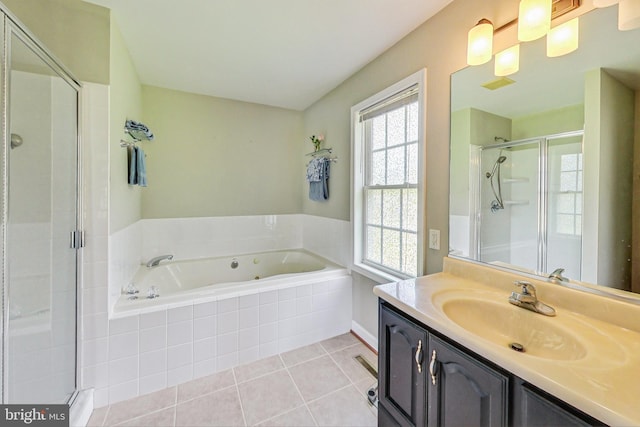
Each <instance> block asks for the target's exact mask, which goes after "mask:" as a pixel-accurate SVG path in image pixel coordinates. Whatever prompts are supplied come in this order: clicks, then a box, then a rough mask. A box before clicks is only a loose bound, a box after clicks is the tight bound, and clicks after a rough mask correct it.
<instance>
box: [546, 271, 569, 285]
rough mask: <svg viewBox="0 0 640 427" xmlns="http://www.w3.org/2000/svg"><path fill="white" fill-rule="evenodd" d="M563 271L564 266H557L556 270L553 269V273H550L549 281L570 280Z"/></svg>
mask: <svg viewBox="0 0 640 427" xmlns="http://www.w3.org/2000/svg"><path fill="white" fill-rule="evenodd" d="M563 271H564V268H556V269H555V270H553V273H551V274H550V275H549V281H551V282H554V283H559V282H568V281H569V279H568V278H566V277H564V276H563V275H562V272H563Z"/></svg>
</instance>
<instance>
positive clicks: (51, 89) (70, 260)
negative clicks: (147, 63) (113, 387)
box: [0, 9, 82, 404]
mask: <svg viewBox="0 0 640 427" xmlns="http://www.w3.org/2000/svg"><path fill="white" fill-rule="evenodd" d="M0 27H1V29H2V31H1V34H2V35H1V36H0V37H2V38H3V40H2V41H3V43H2V46H3V47H2V49H3V54H2V56H1V58H2V62H1V64H2V65H1V67H2V68H1V70H2V72H1V77H2V80H3V85H2V88H3V90H2V91H1V93H0V97H1V98H2V104H1V105H2V107H1V108H2V117H3V120H2V157H1V158H2V161H1V163H0V165H1V166H0V167H1V171H2V173H1V175H0V177H1V178H0V179H1V181H2V183H1V185H2V193H1V196H0V200H1V203H0V206H2V210H1V211H0V212H1V213H0V215H1V217H2V227H0V239H1V242H2V247H1V251H2V252H1V253H2V317H1V318H2V356H1V362H2V402H3V403H19V404H64V403H69V404H70V403H72V401H73V399H74V398H75V396H76V384H77V383H76V375H77V369H76V362H77V361H76V359H77V351H76V345H77V318H78V316H77V312H78V289H79V282H80V277H81V275H80V265H81V263H80V259H79V258H80V252H81V251H79V250H78V249H79V248H80V247H81V246H82V239H81V233H80V232H79V231H78V230H80V229H81V226H80V212H81V209H80V197H79V194H80V174H79V171H80V167H79V141H78V135H79V131H78V123H79V121H78V111H79V105H78V100H79V96H78V94H79V90H80V85H79V83H78V82H77V81H76V80H75V79H74V78H72V77H71V76H70V74H69V73H68V72H66V71H65V69H64V68H63V67H62V66H61V65H60V64H59V63H58V62H57V61H56V60H55V59H54V58H53V57H52V56H51V55H49V54H48V53H47V52H46V51H45V50H44V49H43V48H42V47H41V46H40V45H39V44H38V42H37V41H36V39H35V38H34V37H33V36H32V35H31V34H30V33H29V32H28V31H27V30H25V29H24V28H23V27H22V26H21V24H20V23H19V22H18V21H17V20H15V19H14V18H13V17H12V16H11V15H10V13H9V12H8V11H6V10H4V9H2V10H0Z"/></svg>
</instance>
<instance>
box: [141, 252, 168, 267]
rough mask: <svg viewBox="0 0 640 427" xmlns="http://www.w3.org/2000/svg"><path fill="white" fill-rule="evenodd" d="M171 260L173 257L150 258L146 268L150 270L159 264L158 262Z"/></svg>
mask: <svg viewBox="0 0 640 427" xmlns="http://www.w3.org/2000/svg"><path fill="white" fill-rule="evenodd" d="M165 259H166V260H172V259H173V255H160V256H157V257H155V258H151V259H150V260H149V262H147V267H149V268H151V267H156V266H157V265H158V264H160V261H164V260H165Z"/></svg>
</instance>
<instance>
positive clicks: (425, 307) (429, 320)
mask: <svg viewBox="0 0 640 427" xmlns="http://www.w3.org/2000/svg"><path fill="white" fill-rule="evenodd" d="M523 279H526V280H527V281H529V282H531V283H533V284H534V285H535V286H536V289H537V294H538V299H539V300H540V301H542V302H544V303H546V304H549V305H551V306H552V307H554V308H555V309H556V311H557V316H556V317H551V318H550V317H546V316H543V315H541V314H537V313H533V312H528V311H526V310H524V309H522V308H518V307H515V306H511V305H510V304H509V303H508V302H507V299H508V297H509V295H510V294H511V291H512V290H515V288H514V286H513V282H514V281H515V280H523ZM374 293H375V294H376V295H377V296H378V297H380V298H381V299H383V300H385V301H387V302H389V303H391V304H392V305H393V306H395V307H397V308H399V309H400V310H402V311H404V312H405V313H407V314H408V315H409V316H411V317H413V318H415V319H417V320H419V321H420V322H422V323H424V324H425V325H427V326H429V327H431V328H433V329H434V330H436V331H438V332H440V333H441V334H443V335H445V336H447V337H449V338H450V339H452V340H453V341H456V342H458V343H460V344H461V345H463V346H464V347H466V348H468V349H469V350H471V351H473V352H475V353H477V354H479V355H481V356H483V357H485V358H486V359H488V360H490V361H492V362H493V363H495V364H497V365H499V366H501V367H503V368H504V369H506V370H507V371H510V372H512V373H513V374H515V375H517V376H519V377H520V378H522V379H524V380H525V381H527V382H529V383H531V384H533V385H535V386H536V387H538V388H540V389H543V390H545V391H546V392H548V393H550V394H552V395H554V396H556V397H557V398H559V399H561V400H563V401H565V402H567V403H568V404H570V405H572V406H575V407H576V408H578V409H580V410H582V411H583V412H585V413H587V414H589V415H591V416H592V417H594V418H597V419H598V420H600V421H602V422H604V423H607V424H610V425H620V426H640V305H639V304H640V297H638V298H636V297H635V296H632V295H631V296H630V299H629V301H621V300H616V299H613V298H607V297H603V296H597V295H594V294H590V293H587V292H582V291H576V290H573V289H568V288H566V287H564V286H560V285H557V284H553V283H548V282H544V281H540V280H533V279H529V278H524V277H522V276H519V275H517V274H513V273H511V272H505V271H500V270H497V269H494V268H490V267H486V266H483V265H479V264H475V263H470V262H467V261H463V260H456V259H451V258H447V259H445V264H444V272H443V273H438V274H433V275H429V276H424V277H420V278H417V279H412V280H405V281H401V282H397V283H389V284H385V285H380V286H376V287H375V288H374ZM454 293H455V294H456V295H468V296H470V297H472V298H476V299H481V298H488V299H489V300H490V301H492V302H499V303H501V302H504V304H507V305H508V306H511V307H513V308H514V309H516V310H522V311H524V312H526V313H528V314H530V318H529V320H530V321H532V322H541V323H542V322H550V323H551V324H552V325H555V326H557V327H559V328H562V329H564V330H568V331H571V332H573V333H575V335H574V336H575V337H577V339H578V340H579V341H580V342H581V343H583V344H584V348H585V350H586V352H585V353H584V355H583V356H581V357H577V358H575V359H573V360H565V359H560V360H559V359H554V358H544V357H536V356H532V355H531V354H527V353H526V352H525V353H518V352H515V351H513V350H511V349H509V348H508V346H507V345H498V344H496V343H495V342H492V341H489V340H487V339H484V338H481V337H479V336H478V335H475V334H472V333H471V332H468V331H467V330H466V329H464V328H462V327H461V326H458V325H457V324H456V323H454V322H452V321H451V320H450V319H449V318H448V317H447V316H446V315H445V314H444V312H443V311H442V309H441V302H442V301H443V300H446V299H447V298H448V295H449V296H450V295H453V294H454ZM496 300H498V301H496ZM635 300H637V304H634V302H635ZM491 315H492V313H491V310H490V308H489V307H488V308H487V316H491ZM536 316H539V317H536ZM537 319H539V320H537ZM571 332H570V333H571Z"/></svg>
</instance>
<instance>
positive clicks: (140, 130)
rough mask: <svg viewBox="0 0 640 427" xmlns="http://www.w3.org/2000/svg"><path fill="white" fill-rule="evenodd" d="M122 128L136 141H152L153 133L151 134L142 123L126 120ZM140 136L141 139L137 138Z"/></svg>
mask: <svg viewBox="0 0 640 427" xmlns="http://www.w3.org/2000/svg"><path fill="white" fill-rule="evenodd" d="M124 128H125V129H126V130H127V131H128V132H129V133H130V134H131V136H133V137H134V138H136V139H148V140H149V141H151V140H153V132H151V131H150V130H149V128H148V127H147V126H146V125H145V124H144V123H140V122H136V121H133V120H127V121H126V122H125V124H124ZM140 134H142V135H140ZM140 136H143V137H142V138H139V137H140Z"/></svg>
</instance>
